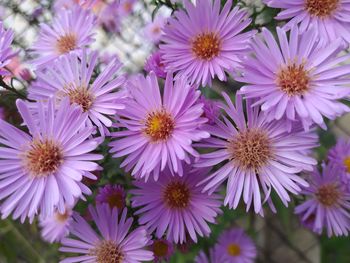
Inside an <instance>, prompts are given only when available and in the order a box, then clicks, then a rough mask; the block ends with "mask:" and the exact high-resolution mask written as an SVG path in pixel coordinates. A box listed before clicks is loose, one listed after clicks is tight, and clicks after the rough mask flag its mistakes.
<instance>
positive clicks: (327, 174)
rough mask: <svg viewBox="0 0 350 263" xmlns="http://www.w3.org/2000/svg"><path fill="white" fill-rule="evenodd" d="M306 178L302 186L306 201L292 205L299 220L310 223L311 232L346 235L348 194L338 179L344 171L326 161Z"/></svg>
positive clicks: (349, 227) (349, 225) (349, 222)
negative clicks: (306, 184)
mask: <svg viewBox="0 0 350 263" xmlns="http://www.w3.org/2000/svg"><path fill="white" fill-rule="evenodd" d="M322 168H323V170H322V172H319V171H317V170H316V169H315V170H314V172H313V173H312V174H311V176H309V177H308V179H309V181H310V186H309V187H305V188H304V189H303V194H304V195H305V196H306V197H307V200H306V201H305V202H304V203H302V204H300V205H298V206H297V207H296V208H295V213H296V214H298V215H300V217H301V219H302V221H305V222H307V223H308V225H309V226H310V224H312V229H313V231H314V232H316V233H318V234H321V233H322V231H323V229H326V231H327V234H328V237H331V236H333V235H335V236H341V235H345V236H347V235H348V233H349V230H350V211H349V209H350V194H349V192H348V191H347V189H346V185H344V184H343V183H342V181H341V177H342V173H344V170H343V169H341V168H340V167H339V166H336V165H333V164H328V165H323V166H322Z"/></svg>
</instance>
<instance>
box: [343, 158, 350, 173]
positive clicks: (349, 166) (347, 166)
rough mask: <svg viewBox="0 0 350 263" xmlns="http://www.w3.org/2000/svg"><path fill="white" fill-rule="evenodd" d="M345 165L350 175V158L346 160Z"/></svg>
mask: <svg viewBox="0 0 350 263" xmlns="http://www.w3.org/2000/svg"><path fill="white" fill-rule="evenodd" d="M344 165H345V167H346V170H347V172H348V173H350V157H347V158H345V160H344Z"/></svg>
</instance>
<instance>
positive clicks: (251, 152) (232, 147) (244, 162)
mask: <svg viewBox="0 0 350 263" xmlns="http://www.w3.org/2000/svg"><path fill="white" fill-rule="evenodd" d="M228 150H229V151H230V152H231V159H232V161H233V162H234V163H235V165H238V166H240V167H242V168H244V169H254V170H259V169H260V168H261V167H262V166H264V165H265V164H266V163H267V161H268V159H270V158H271V146H270V140H269V138H268V136H267V135H266V134H265V133H264V132H262V131H260V130H256V129H254V130H246V131H243V132H240V133H239V134H238V135H236V136H235V137H234V138H233V139H231V140H230V141H229V143H228Z"/></svg>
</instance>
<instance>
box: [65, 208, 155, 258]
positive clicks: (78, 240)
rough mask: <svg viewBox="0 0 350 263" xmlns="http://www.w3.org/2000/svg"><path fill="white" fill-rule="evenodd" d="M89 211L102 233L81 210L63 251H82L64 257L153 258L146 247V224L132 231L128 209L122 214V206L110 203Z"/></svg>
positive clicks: (74, 221)
mask: <svg viewBox="0 0 350 263" xmlns="http://www.w3.org/2000/svg"><path fill="white" fill-rule="evenodd" d="M89 212H90V214H91V216H92V219H93V221H94V222H95V224H96V226H97V228H98V230H99V232H100V235H98V234H97V233H96V232H95V231H94V230H93V229H92V228H91V226H90V225H89V224H88V223H87V222H86V221H85V220H84V219H83V218H82V217H81V216H80V215H78V214H77V213H75V214H74V215H73V219H74V220H73V222H72V223H71V228H70V230H71V234H72V235H73V236H75V238H64V239H63V240H62V242H61V243H62V247H61V248H60V251H62V252H68V253H78V254H80V255H79V256H71V257H68V258H66V259H63V260H61V261H60V263H69V262H135V263H138V262H142V261H150V260H152V259H153V253H152V252H151V251H147V250H146V249H145V247H146V245H147V244H148V243H149V237H148V236H147V232H146V230H145V229H144V228H143V227H138V228H136V229H135V230H132V231H130V227H131V225H132V222H133V219H132V218H127V215H126V214H127V210H126V209H124V210H123V211H122V213H120V214H121V216H120V218H118V214H119V213H118V209H117V208H113V209H111V208H110V207H109V205H108V204H102V205H97V206H96V208H94V207H93V206H91V205H90V206H89Z"/></svg>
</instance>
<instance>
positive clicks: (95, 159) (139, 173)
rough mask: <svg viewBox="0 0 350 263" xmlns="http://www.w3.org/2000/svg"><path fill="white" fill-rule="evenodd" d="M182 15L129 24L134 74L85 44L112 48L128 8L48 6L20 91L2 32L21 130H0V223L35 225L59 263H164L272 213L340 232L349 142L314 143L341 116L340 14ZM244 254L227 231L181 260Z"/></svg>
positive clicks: (231, 9)
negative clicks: (103, 39)
mask: <svg viewBox="0 0 350 263" xmlns="http://www.w3.org/2000/svg"><path fill="white" fill-rule="evenodd" d="M155 2H157V1H155ZM195 2H196V3H195V4H194V3H192V2H190V1H189V0H184V1H183V5H181V4H180V3H178V2H176V1H166V4H167V6H168V7H171V8H173V9H174V10H175V9H176V11H175V12H172V13H171V14H170V12H169V14H168V16H166V14H165V13H164V14H162V13H156V12H154V14H155V15H156V18H155V19H154V20H153V21H151V22H149V23H148V24H147V25H145V26H143V27H142V32H141V36H142V38H145V39H147V40H148V42H149V44H150V45H152V46H151V47H152V52H151V54H150V56H148V59H147V60H146V61H145V62H144V63H143V64H144V66H143V69H144V71H145V72H144V74H142V73H140V72H138V74H132V73H130V72H131V71H132V70H129V69H128V68H127V66H126V63H125V61H123V56H120V59H119V58H118V57H119V56H118V55H117V54H111V55H106V54H108V52H109V50H107V51H106V50H103V51H104V52H99V51H100V50H99V49H98V48H96V47H97V46H98V45H97V44H96V43H97V42H96V40H95V38H98V36H99V34H100V33H101V32H100V31H97V29H98V30H104V33H106V34H109V36H111V37H115V38H117V37H118V36H120V37H122V34H121V30H122V27H123V22H122V21H123V19H122V18H126V17H128V16H130V15H131V14H132V13H133V12H134V10H137V9H138V8H140V6H139V5H138V4H139V3H137V1H135V0H121V1H98V0H96V1H90V0H80V1H73V0H57V1H55V2H54V4H53V6H52V8H53V10H55V15H54V16H53V18H52V21H50V20H46V22H45V23H42V24H41V25H40V27H39V33H38V36H37V38H36V41H35V42H34V44H33V45H32V46H30V48H29V54H30V56H29V57H28V60H27V63H28V64H29V68H30V70H29V69H27V68H25V70H24V71H21V72H22V74H19V75H20V77H18V78H17V77H16V74H9V71H11V70H10V69H11V67H10V63H11V62H13V61H14V60H15V59H14V57H15V56H17V55H18V54H19V53H18V52H17V53H16V52H14V51H13V47H12V45H14V44H16V42H17V40H14V32H13V31H12V30H11V29H5V26H4V24H3V22H1V21H0V86H1V87H2V88H4V89H6V90H7V91H6V92H13V93H14V94H15V95H17V96H18V99H17V100H16V103H15V104H16V109H15V111H18V112H19V115H20V117H21V120H16V119H15V118H11V119H7V120H6V118H7V117H6V116H5V115H4V116H3V117H2V118H1V119H0V214H1V218H2V219H5V218H7V217H12V219H14V220H16V219H20V221H21V222H22V223H23V222H24V221H25V220H26V219H29V222H30V223H33V222H35V221H34V219H35V218H36V217H38V219H39V226H40V228H41V234H42V238H43V239H44V240H45V241H47V242H51V243H53V242H60V243H61V245H62V246H61V247H60V249H59V250H60V251H61V252H64V253H69V254H65V255H67V257H66V258H64V259H62V260H61V263H68V262H96V263H116V262H117V263H121V262H141V261H150V260H154V261H155V262H162V261H163V260H165V261H168V260H170V258H171V256H172V255H173V254H174V253H175V251H181V250H186V249H188V248H192V246H195V245H194V244H196V243H201V242H200V241H201V240H205V239H207V238H209V237H210V235H211V233H212V225H213V224H222V225H225V224H223V223H222V221H221V220H224V219H223V218H224V217H221V215H222V214H223V213H224V211H230V210H238V209H241V210H243V213H245V212H248V211H249V210H252V211H251V212H252V213H251V216H261V217H263V216H264V214H265V213H266V210H271V211H272V212H274V213H277V212H278V211H277V209H276V207H275V204H276V202H281V203H282V204H283V205H284V206H285V207H288V206H289V205H290V204H296V206H295V207H293V209H294V211H295V214H296V215H297V216H298V217H299V219H300V220H301V222H302V224H303V225H304V226H305V227H307V228H309V229H311V230H312V231H314V232H315V233H318V234H322V233H323V232H324V230H326V232H327V234H328V236H329V237H330V236H341V235H348V232H349V230H350V142H349V141H347V140H346V139H339V140H338V142H337V144H336V145H335V146H334V147H333V148H331V149H327V150H329V151H328V155H327V157H326V158H321V157H320V156H321V155H320V154H319V155H317V154H315V151H316V149H317V147H318V146H319V145H320V144H322V141H321V140H319V137H318V133H317V131H321V129H322V130H323V131H322V132H323V133H331V131H329V130H327V129H328V127H327V124H328V123H330V122H331V121H334V120H335V119H337V118H339V117H341V116H343V115H344V114H345V113H347V112H349V111H350V108H349V107H348V106H347V105H348V103H347V100H349V98H350V85H349V84H350V77H349V76H350V74H349V72H350V66H349V64H347V62H348V60H349V58H350V56H349V54H345V53H344V51H345V50H346V49H347V48H348V44H349V43H350V31H349V29H348V26H349V23H350V19H349V17H350V16H349V15H350V14H349V13H350V11H349V10H350V1H345V0H338V1H331V0H328V1H316V0H298V1H295V3H294V2H293V3H291V1H286V0H276V1H275V0H264V2H265V3H266V4H267V5H268V6H269V7H274V8H280V9H282V11H281V12H280V13H279V14H278V16H277V17H276V19H278V20H285V19H291V20H290V21H289V22H287V23H286V24H285V25H284V26H281V27H276V28H270V27H269V28H270V29H267V28H259V27H258V26H257V24H256V23H252V19H251V18H249V14H250V13H251V12H248V11H247V10H245V9H243V8H241V6H242V5H245V6H246V7H247V8H248V6H249V5H248V4H243V3H241V4H239V5H235V6H233V4H232V2H233V1H231V0H228V1H220V0H197V1H195ZM222 2H225V3H222ZM235 2H236V1H235ZM246 2H247V1H246ZM157 3H158V2H157ZM159 7H160V6H158V7H157V9H156V10H155V11H157V10H158V9H159ZM260 9H261V10H263V9H264V8H260ZM38 16H39V17H40V14H39V13H38V14H36V16H35V18H34V20H35V19H38ZM138 18H139V19H142V16H141V17H138ZM146 20H147V19H146ZM97 32H99V34H96V33H97ZM12 42H14V44H12ZM144 58H145V57H144ZM31 70H32V71H33V72H32V71H31ZM9 75H10V77H9ZM12 75H13V76H12ZM5 76H6V78H7V79H6V78H5ZM8 78H9V79H8ZM16 79H17V80H20V81H19V82H20V83H24V89H23V90H21V89H18V88H17V87H16V86H14V85H13V80H16ZM9 80H10V81H9ZM225 85H226V86H225ZM223 87H224V88H223ZM217 91H219V92H217ZM0 92H2V91H1V90H0ZM1 95H2V94H1ZM4 95H8V94H7V93H4ZM2 108H4V110H5V107H2V106H1V110H2ZM97 175H98V176H97ZM86 203H87V204H88V205H86ZM221 206H227V208H222V207H221ZM86 207H88V209H85V208H86ZM84 209H85V211H84ZM134 217H135V219H136V220H134ZM93 224H94V225H95V227H93V226H92V225H93ZM230 225H233V223H232V222H230ZM225 228H226V227H225ZM222 230H223V229H222ZM211 244H212V243H211ZM257 254H258V253H257V248H256V246H255V244H254V242H253V241H252V239H251V238H250V237H249V236H248V235H247V234H245V232H244V230H243V229H241V228H233V229H225V230H224V231H223V233H222V234H221V235H220V237H219V238H218V241H217V243H216V244H215V245H214V246H212V247H211V248H210V250H209V251H204V250H201V251H200V252H199V254H198V255H197V257H196V258H195V262H198V263H204V262H208V263H209V262H211V263H228V262H246V263H250V262H254V260H255V258H256V257H257Z"/></svg>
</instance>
